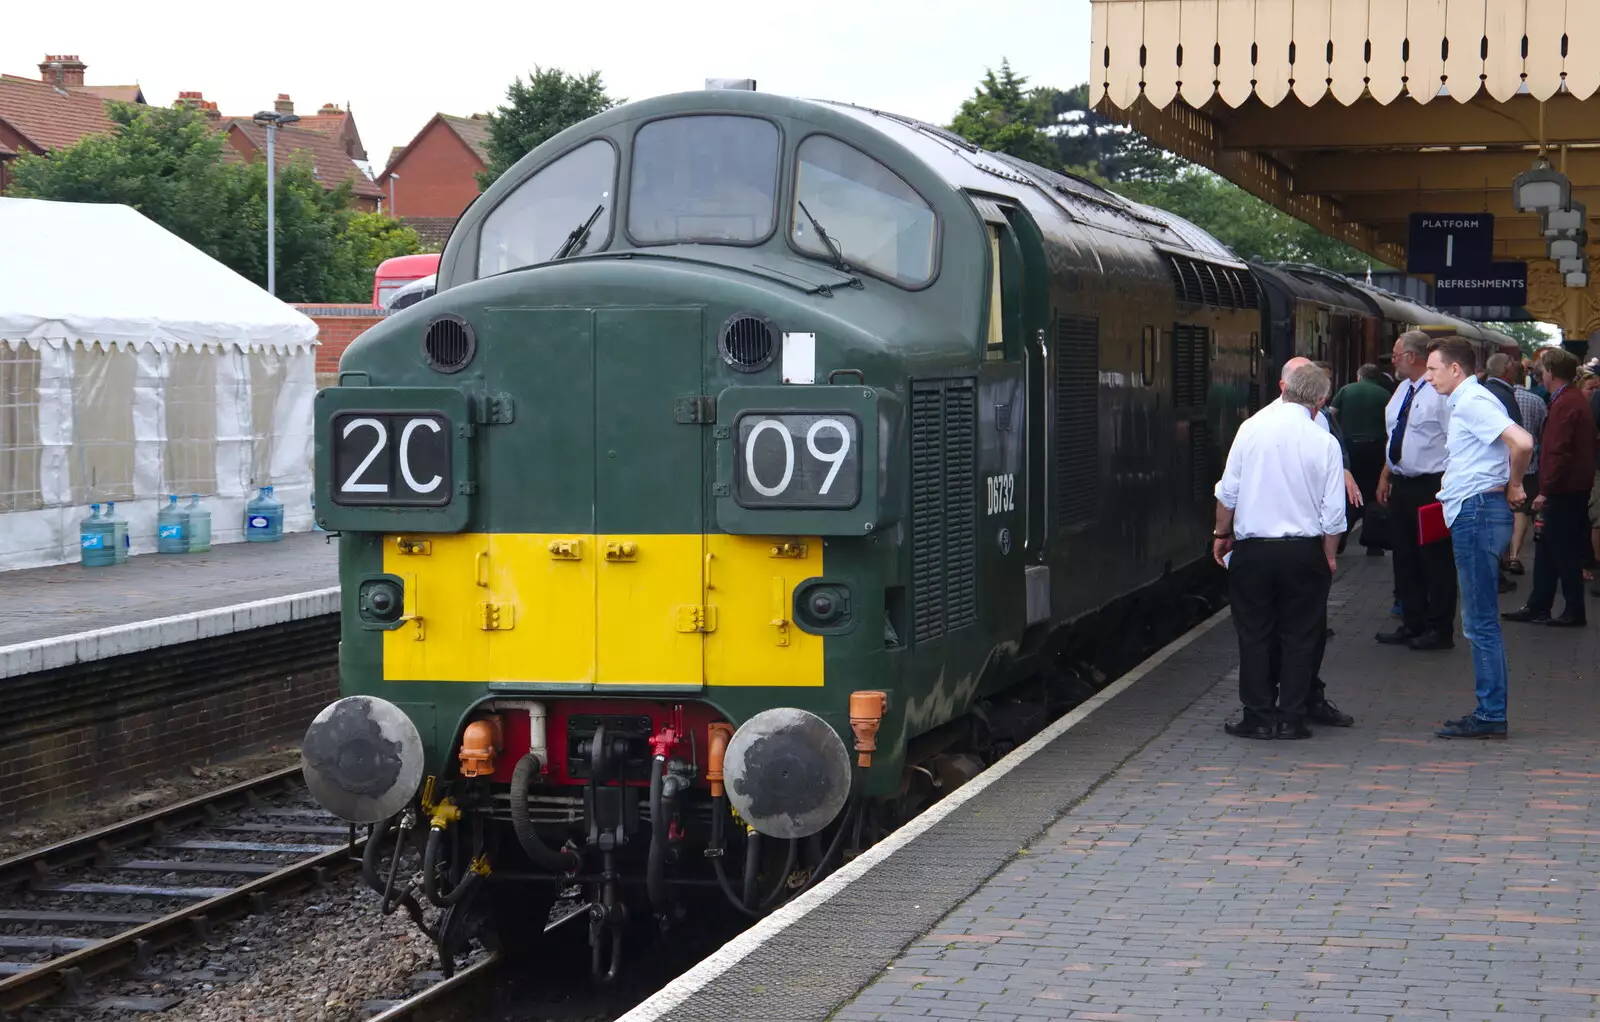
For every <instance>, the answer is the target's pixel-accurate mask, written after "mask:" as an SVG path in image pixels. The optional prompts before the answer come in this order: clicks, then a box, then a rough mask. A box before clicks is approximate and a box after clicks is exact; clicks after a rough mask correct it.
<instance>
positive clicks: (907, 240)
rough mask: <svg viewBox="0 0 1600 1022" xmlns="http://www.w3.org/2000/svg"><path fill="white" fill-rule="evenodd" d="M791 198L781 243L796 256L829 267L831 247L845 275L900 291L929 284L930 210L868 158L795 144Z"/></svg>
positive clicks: (828, 144) (933, 224)
mask: <svg viewBox="0 0 1600 1022" xmlns="http://www.w3.org/2000/svg"><path fill="white" fill-rule="evenodd" d="M794 198H795V201H794V208H793V209H791V210H790V211H789V236H790V238H791V239H792V240H793V242H794V244H795V247H796V248H798V249H800V251H802V252H804V253H806V254H807V255H813V256H816V257H817V258H819V259H825V260H829V261H831V260H833V259H834V258H835V255H834V252H833V250H832V246H830V245H829V244H828V242H829V241H832V242H833V244H834V245H835V246H837V247H838V255H839V257H841V258H842V259H843V260H844V261H845V263H847V264H848V265H850V266H851V267H853V268H856V269H861V270H866V271H867V272H869V273H872V274H874V275H876V276H880V277H885V278H887V279H888V280H890V281H892V282H894V283H896V284H900V285H902V286H904V287H920V286H921V285H923V284H926V283H928V282H929V281H930V280H932V279H933V270H934V256H935V253H936V247H935V242H936V240H937V238H936V230H937V224H938V222H937V220H935V218H934V214H933V207H932V206H930V205H928V203H927V200H925V199H923V197H922V196H920V195H918V194H917V192H916V190H915V189H914V188H912V187H911V186H910V185H908V184H906V183H905V182H904V181H903V180H901V179H900V177H899V175H897V174H895V172H894V171H892V170H890V169H889V168H888V167H885V166H884V165H883V164H881V163H879V162H878V161H877V160H874V159H873V158H872V157H870V156H868V155H866V154H865V153H863V152H860V151H859V150H856V149H852V148H851V147H850V146H847V145H845V144H844V143H843V142H839V141H837V140H835V139H831V138H828V137H827V136H825V135H812V136H811V137H810V138H808V139H806V140H805V141H804V142H802V143H800V150H799V153H798V158H797V166H796V168H795V183H794ZM802 205H803V206H804V208H803V209H802V208H801V207H802ZM819 226H820V228H821V230H823V231H826V232H827V234H828V237H827V240H824V239H823V238H822V237H821V236H820V234H819V233H818V228H819Z"/></svg>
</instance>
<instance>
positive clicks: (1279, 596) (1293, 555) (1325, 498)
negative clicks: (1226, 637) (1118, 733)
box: [1212, 365, 1345, 738]
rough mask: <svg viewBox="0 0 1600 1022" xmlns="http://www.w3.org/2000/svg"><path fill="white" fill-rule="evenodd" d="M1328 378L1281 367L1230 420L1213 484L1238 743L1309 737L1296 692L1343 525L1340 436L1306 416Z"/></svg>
mask: <svg viewBox="0 0 1600 1022" xmlns="http://www.w3.org/2000/svg"><path fill="white" fill-rule="evenodd" d="M1332 385H1333V384H1332V381H1331V380H1330V379H1329V378H1328V375H1327V374H1326V373H1324V372H1323V371H1322V370H1320V369H1318V368H1317V367H1316V366H1312V365H1303V366H1299V367H1297V368H1296V369H1294V370H1293V371H1291V372H1290V373H1289V376H1288V379H1287V380H1286V381H1285V382H1284V386H1283V400H1282V402H1281V403H1278V404H1274V405H1272V406H1270V407H1268V408H1264V409H1262V410H1261V411H1260V412H1258V413H1257V414H1255V415H1253V416H1251V417H1250V418H1249V419H1248V420H1246V421H1245V423H1244V424H1243V425H1242V426H1240V427H1239V432H1238V435H1237V436H1235V437H1234V441H1233V446H1232V448H1230V449H1229V451H1228V463H1227V467H1226V468H1225V469H1224V471H1223V473H1222V479H1221V480H1220V481H1219V482H1218V483H1217V490H1216V496H1217V519H1216V531H1215V532H1214V533H1213V535H1214V538H1215V542H1214V543H1213V545H1212V557H1213V558H1215V559H1216V561H1217V563H1218V564H1224V565H1225V566H1226V567H1227V568H1228V597H1229V602H1230V603H1231V605H1232V608H1233V623H1234V628H1235V629H1236V630H1237V632H1238V634H1239V701H1240V702H1241V703H1242V704H1243V706H1244V710H1243V712H1242V713H1241V714H1240V716H1239V718H1238V719H1237V720H1230V721H1228V722H1227V724H1226V725H1224V730H1226V731H1227V732H1228V733H1229V734H1231V735H1236V736H1238V737H1241V738H1310V737H1311V730H1310V728H1308V727H1306V723H1305V713H1306V698H1307V694H1308V692H1309V690H1310V688H1311V683H1312V679H1313V678H1314V677H1315V676H1316V659H1317V647H1318V642H1319V640H1320V639H1321V638H1323V637H1324V636H1325V634H1326V633H1325V630H1324V629H1325V622H1326V615H1327V603H1328V588H1329V586H1330V584H1331V583H1332V581H1333V566H1334V558H1335V555H1336V552H1337V550H1338V547H1339V536H1340V535H1342V534H1343V533H1344V531H1345V517H1344V509H1345V489H1344V466H1343V462H1342V460H1341V458H1340V453H1339V443H1338V441H1336V440H1334V438H1333V436H1332V434H1330V433H1328V432H1327V431H1326V430H1323V429H1320V428H1319V427H1318V426H1317V425H1316V423H1315V421H1314V416H1315V415H1316V413H1317V411H1318V409H1319V408H1320V407H1321V406H1322V405H1323V404H1324V403H1326V402H1327V400H1328V392H1329V391H1330V390H1331V389H1332ZM1230 553H1231V554H1232V556H1231V558H1230V557H1229V556H1228V555H1229V554H1230ZM1275 644H1276V645H1277V646H1278V648H1279V649H1280V650H1281V668H1280V672H1279V676H1278V679H1277V684H1276V685H1274V684H1273V678H1272V666H1271V664H1272V659H1273V655H1272V651H1273V646H1274V645H1275Z"/></svg>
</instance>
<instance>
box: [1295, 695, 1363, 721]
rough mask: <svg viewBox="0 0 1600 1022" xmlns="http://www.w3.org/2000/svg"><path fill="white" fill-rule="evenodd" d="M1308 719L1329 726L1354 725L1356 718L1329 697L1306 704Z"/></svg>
mask: <svg viewBox="0 0 1600 1022" xmlns="http://www.w3.org/2000/svg"><path fill="white" fill-rule="evenodd" d="M1306 719H1307V720H1310V721H1315V722H1316V723H1318V724H1326V725H1328V726H1329V727H1352V726H1354V725H1355V722H1356V719H1355V718H1354V717H1352V716H1350V715H1349V714H1348V713H1345V712H1344V711H1342V710H1340V709H1339V708H1338V707H1337V706H1335V705H1333V703H1332V702H1331V701H1329V700H1327V699H1319V700H1317V701H1316V702H1314V703H1307V704H1306Z"/></svg>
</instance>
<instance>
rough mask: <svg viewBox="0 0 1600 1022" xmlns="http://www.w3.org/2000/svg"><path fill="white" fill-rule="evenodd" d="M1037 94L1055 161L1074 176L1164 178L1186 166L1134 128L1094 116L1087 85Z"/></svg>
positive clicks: (1049, 90) (1131, 179) (1116, 179)
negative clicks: (1044, 116)
mask: <svg viewBox="0 0 1600 1022" xmlns="http://www.w3.org/2000/svg"><path fill="white" fill-rule="evenodd" d="M1038 91H1039V101H1040V105H1041V107H1042V108H1043V109H1044V110H1045V111H1046V112H1047V115H1048V121H1047V126H1046V127H1045V131H1046V133H1047V134H1048V135H1049V136H1050V138H1051V141H1052V142H1054V144H1055V148H1056V156H1057V159H1058V160H1059V161H1060V163H1061V165H1062V166H1064V167H1068V168H1071V169H1072V170H1073V171H1074V172H1075V173H1080V174H1083V175H1084V176H1087V177H1090V178H1092V179H1103V180H1106V181H1136V180H1162V179H1165V178H1169V177H1171V176H1172V175H1173V174H1174V173H1176V172H1177V169H1178V167H1179V165H1180V164H1181V163H1182V161H1181V160H1179V159H1178V158H1177V157H1176V156H1173V155H1172V154H1171V153H1169V152H1167V151H1166V150H1164V149H1162V148H1161V147H1159V146H1157V145H1156V144H1155V143H1153V142H1151V141H1150V140H1149V139H1148V138H1145V137H1144V135H1142V134H1140V133H1139V132H1138V131H1135V130H1134V129H1133V128H1130V127H1128V126H1127V125H1125V124H1118V123H1117V122H1116V121H1113V120H1111V119H1110V118H1108V117H1102V116H1100V115H1099V114H1097V113H1095V112H1094V110H1093V109H1092V108H1091V107H1090V106H1089V85H1088V83H1087V82H1085V83H1084V84H1082V85H1079V86H1076V87H1074V88H1071V89H1066V90H1064V91H1063V90H1061V89H1052V88H1044V89H1040V90H1038Z"/></svg>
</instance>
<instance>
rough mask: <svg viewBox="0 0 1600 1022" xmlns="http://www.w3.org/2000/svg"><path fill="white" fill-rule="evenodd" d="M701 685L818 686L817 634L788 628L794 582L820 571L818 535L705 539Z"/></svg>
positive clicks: (819, 657)
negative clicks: (712, 626)
mask: <svg viewBox="0 0 1600 1022" xmlns="http://www.w3.org/2000/svg"><path fill="white" fill-rule="evenodd" d="M706 555H707V556H706V604H707V606H708V607H709V608H710V609H711V610H712V611H713V612H714V614H715V616H716V619H717V628H716V631H714V632H711V633H709V634H708V635H707V636H706V641H705V660H706V684H708V685H778V686H820V685H821V684H822V682H823V661H822V651H823V643H824V639H823V638H822V636H820V635H811V634H809V633H807V632H803V631H801V630H800V629H799V628H798V627H796V626H795V623H794V621H793V620H791V616H792V615H793V613H794V610H793V606H794V589H795V586H797V585H799V584H800V583H801V582H804V581H805V580H806V579H808V578H816V577H818V576H820V575H822V540H821V539H819V538H817V537H814V536H813V537H800V538H796V537H787V536H785V537H773V536H766V537H761V536H727V535H720V534H715V535H708V536H707V537H706Z"/></svg>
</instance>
